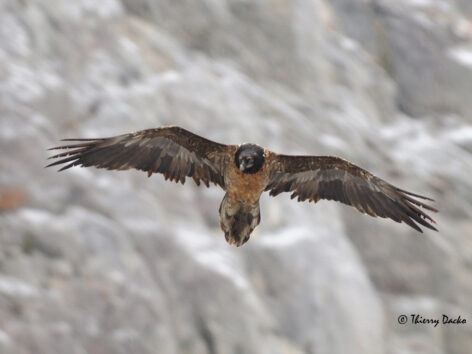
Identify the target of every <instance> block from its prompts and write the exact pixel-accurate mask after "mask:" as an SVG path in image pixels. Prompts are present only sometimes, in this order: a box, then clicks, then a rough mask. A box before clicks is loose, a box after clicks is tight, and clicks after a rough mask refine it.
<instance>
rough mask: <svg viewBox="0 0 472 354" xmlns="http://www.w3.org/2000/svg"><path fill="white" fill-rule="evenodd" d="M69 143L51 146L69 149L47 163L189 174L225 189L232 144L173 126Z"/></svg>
mask: <svg viewBox="0 0 472 354" xmlns="http://www.w3.org/2000/svg"><path fill="white" fill-rule="evenodd" d="M64 141H75V142H77V143H74V144H72V145H64V146H58V147H54V148H51V149H49V150H54V149H68V151H66V152H63V153H60V154H57V155H54V156H51V157H50V159H55V158H61V159H59V160H58V161H55V162H53V163H51V164H50V165H48V166H46V167H49V166H54V165H60V164H66V165H65V166H63V167H62V168H61V169H60V170H59V171H62V170H65V169H68V168H70V167H72V166H78V165H79V166H95V167H98V168H106V169H108V170H127V169H130V168H135V169H137V170H142V171H146V172H147V173H148V176H151V174H152V173H162V174H163V175H164V177H165V179H170V180H171V181H175V182H181V183H182V184H183V183H184V182H185V177H192V178H193V179H194V181H195V183H197V185H200V181H203V183H204V184H205V185H206V186H207V187H208V186H209V182H213V183H215V184H218V185H219V186H220V187H222V188H223V189H225V180H224V168H225V164H226V161H227V159H228V156H230V155H228V154H230V153H231V151H232V150H234V146H233V145H224V144H219V143H216V142H214V141H211V140H208V139H205V138H203V137H201V136H198V135H196V134H193V133H191V132H189V131H188V130H185V129H183V128H180V127H176V126H169V127H161V128H156V129H147V130H141V131H138V132H135V133H130V134H123V135H118V136H114V137H110V138H101V139H64Z"/></svg>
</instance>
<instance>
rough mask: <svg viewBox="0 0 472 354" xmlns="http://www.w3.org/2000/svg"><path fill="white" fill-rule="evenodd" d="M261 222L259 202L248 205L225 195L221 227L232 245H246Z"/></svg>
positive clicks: (222, 203) (222, 205)
mask: <svg viewBox="0 0 472 354" xmlns="http://www.w3.org/2000/svg"><path fill="white" fill-rule="evenodd" d="M260 221H261V215H260V209H259V201H258V202H256V203H254V204H252V205H246V204H243V203H240V202H235V201H233V200H231V198H229V196H228V194H226V195H225V197H224V198H223V201H222V202H221V205H220V227H221V229H222V230H223V232H224V233H225V238H226V241H227V242H228V243H229V244H230V245H234V246H236V247H239V246H242V245H243V244H244V243H246V242H247V240H249V236H250V235H251V232H252V231H253V230H254V229H255V228H256V226H257V225H259V222H260Z"/></svg>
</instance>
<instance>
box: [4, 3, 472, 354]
mask: <svg viewBox="0 0 472 354" xmlns="http://www.w3.org/2000/svg"><path fill="white" fill-rule="evenodd" d="M470 11H471V9H470V5H469V2H468V1H465V0H463V1H459V0H457V1H447V2H446V1H440V0H427V1H426V0H424V1H406V0H405V1H392V0H379V1H360V0H356V1H352V0H349V1H348V0H333V1H322V0H318V1H308V0H301V1H289V0H261V1H241V0H221V1H210V0H198V1H196V0H186V1H178V2H177V1H172V0H160V1H154V0H122V1H119V0H104V1H100V2H95V1H89V0H79V1H58V0H45V1H41V2H30V1H20V0H3V1H0V150H1V152H2V153H1V155H0V190H1V191H15V193H13V194H12V193H10V194H5V195H8V196H10V197H9V199H8V200H7V199H5V198H3V197H2V198H3V199H2V203H4V204H2V205H7V206H8V207H5V208H1V210H0V352H1V353H5V354H13V353H14V354H29V353H35V354H36V353H39V354H41V353H44V354H51V353H72V354H74V353H77V354H79V353H165V354H167V353H169V354H172V353H258V354H260V353H262V354H265V353H267V354H272V353H280V354H286V353H296V354H299V353H313V354H319V353H367V354H368V353H399V352H402V353H438V354H440V353H467V352H468V351H469V350H470V349H469V348H471V347H472V305H471V301H470V299H471V298H472V242H471V237H472V221H471V220H472V179H471V178H470V176H471V175H472V155H471V154H472V126H471V117H472V100H470V92H471V91H472V90H471V89H472V87H471V86H472V49H471V48H472V23H471V22H470ZM166 124H176V125H181V126H183V127H185V128H186V129H189V130H192V131H194V132H195V133H197V134H201V135H204V136H206V137H208V138H210V139H213V140H216V141H220V142H226V143H241V142H255V143H258V144H261V145H263V146H265V147H267V148H269V149H271V150H273V151H276V152H284V153H292V154H334V155H340V156H342V157H344V158H346V159H349V160H351V161H352V162H354V163H356V164H357V165H360V166H362V167H363V168H365V169H368V170H369V171H371V172H372V173H374V174H376V175H378V176H380V177H382V178H385V179H387V180H388V181H390V182H392V183H394V184H395V185H397V186H399V187H402V188H405V189H407V190H411V191H414V192H417V193H419V194H424V195H428V196H431V197H433V198H434V199H435V200H436V203H435V207H437V208H438V209H439V210H440V213H439V214H437V215H434V216H435V219H436V220H437V222H438V225H437V226H438V229H439V230H440V231H439V232H438V233H434V232H430V231H426V232H425V233H424V234H418V233H416V232H415V231H414V230H411V229H410V228H408V227H407V226H405V225H404V224H401V225H400V224H396V223H394V222H392V221H387V220H383V219H374V218H370V217H368V216H364V215H361V214H359V213H358V212H356V211H355V210H351V209H350V208H348V207H344V206H342V205H338V204H336V203H333V202H327V201H321V202H319V203H318V204H316V205H314V204H308V203H296V202H294V201H291V200H290V198H289V197H288V196H286V195H281V196H279V197H277V198H270V197H268V196H267V195H264V196H263V197H262V198H261V217H262V221H261V225H260V226H259V227H258V228H257V229H256V231H255V232H254V234H253V236H252V237H251V240H250V241H249V243H248V244H246V245H245V246H244V247H242V248H234V247H230V246H229V245H227V244H226V242H225V240H224V236H223V233H222V231H221V230H220V229H219V225H218V205H219V203H220V201H221V199H222V197H223V195H224V192H223V191H222V190H219V189H217V188H216V187H213V188H211V189H206V188H203V187H200V188H197V187H196V186H195V185H194V184H193V182H192V181H190V180H188V182H187V183H186V184H185V186H181V185H177V184H172V183H169V182H164V179H163V178H162V176H159V175H153V176H152V177H151V178H150V179H148V178H147V177H146V175H145V174H144V173H140V172H137V171H133V172H131V171H126V172H111V171H104V170H97V169H80V168H74V169H71V170H68V171H67V172H64V173H60V174H58V173H56V172H55V171H54V170H53V169H44V168H43V167H44V165H45V164H46V158H47V157H48V156H49V155H48V152H47V151H46V149H47V148H49V147H51V146H55V145H57V144H58V140H59V139H60V138H66V137H102V136H111V135H117V134H120V133H125V132H129V131H134V130H139V129H145V128H151V127H157V126H160V125H166ZM2 195H3V194H2ZM20 196H21V198H20ZM5 200H6V202H5ZM413 313H418V314H420V315H422V316H423V317H429V318H441V317H442V314H447V315H449V316H450V317H457V316H458V315H461V317H462V318H466V319H467V324H465V325H441V324H440V325H439V326H437V327H433V326H432V325H413V324H411V322H410V318H409V322H408V323H407V324H406V325H403V326H402V325H400V324H398V322H397V318H398V316H399V315H401V314H406V315H408V316H410V314H413Z"/></svg>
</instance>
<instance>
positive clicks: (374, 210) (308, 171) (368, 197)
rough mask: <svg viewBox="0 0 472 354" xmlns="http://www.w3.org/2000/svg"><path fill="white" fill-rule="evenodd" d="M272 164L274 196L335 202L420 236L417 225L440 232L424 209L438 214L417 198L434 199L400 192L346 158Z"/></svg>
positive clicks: (282, 159) (275, 159)
mask: <svg viewBox="0 0 472 354" xmlns="http://www.w3.org/2000/svg"><path fill="white" fill-rule="evenodd" d="M269 164H270V166H271V168H270V171H271V175H270V179H269V183H268V184H267V186H266V188H265V190H266V191H270V193H269V194H270V195H271V196H276V195H278V194H280V193H282V192H292V195H291V197H292V198H294V197H298V201H304V200H307V199H308V200H309V201H314V202H315V203H316V202H317V201H318V200H320V199H327V200H335V201H338V202H341V203H344V204H347V205H350V206H353V207H354V208H356V209H357V210H359V211H360V212H362V213H366V214H369V215H371V216H374V217H375V216H379V217H382V218H390V219H392V220H394V221H396V222H404V223H406V224H407V225H409V226H411V227H412V228H414V229H415V230H417V231H419V232H422V230H421V228H420V227H419V226H418V225H417V224H420V225H422V226H424V227H427V228H429V229H432V230H436V228H435V227H434V226H433V225H432V223H435V221H434V220H433V219H432V218H431V217H430V216H429V215H428V214H426V213H425V212H424V211H423V210H421V209H420V207H421V208H424V209H427V210H430V211H433V212H437V210H436V209H434V208H433V207H431V206H429V205H427V204H425V203H423V202H422V201H420V200H417V199H414V198H413V197H415V198H420V199H425V200H431V201H432V199H430V198H427V197H424V196H422V195H419V194H414V193H411V192H408V191H406V190H403V189H400V188H397V187H395V186H393V185H391V184H389V183H387V182H385V181H384V180H382V179H380V178H378V177H376V176H374V175H372V174H371V173H370V172H368V171H366V170H364V169H362V168H360V167H358V166H356V165H354V164H352V163H350V162H349V161H346V160H344V159H342V158H339V157H334V156H289V155H278V154H273V155H272V158H271V160H270V162H269ZM436 231H437V230H436Z"/></svg>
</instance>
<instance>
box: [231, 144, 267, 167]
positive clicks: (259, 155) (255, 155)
mask: <svg viewBox="0 0 472 354" xmlns="http://www.w3.org/2000/svg"><path fill="white" fill-rule="evenodd" d="M235 162H236V166H237V167H238V168H239V170H240V171H241V172H242V173H256V172H257V171H259V170H260V169H261V167H262V165H263V164H264V149H263V148H261V147H260V146H259V145H255V144H243V145H241V146H240V147H239V149H238V151H236V156H235Z"/></svg>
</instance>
